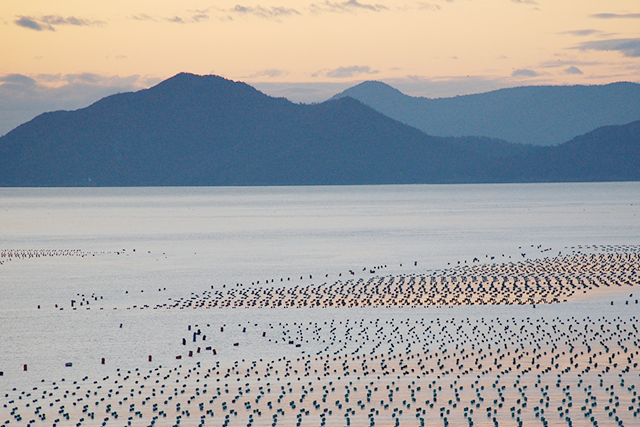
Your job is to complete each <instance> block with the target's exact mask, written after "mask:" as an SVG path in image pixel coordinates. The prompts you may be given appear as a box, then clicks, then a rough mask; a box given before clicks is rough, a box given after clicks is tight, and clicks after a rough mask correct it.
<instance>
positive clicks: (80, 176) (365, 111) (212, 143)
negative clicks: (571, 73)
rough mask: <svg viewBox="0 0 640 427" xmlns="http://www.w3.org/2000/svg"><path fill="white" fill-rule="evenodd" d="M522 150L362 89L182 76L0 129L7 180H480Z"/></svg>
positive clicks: (0, 165)
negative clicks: (314, 99) (387, 105)
mask: <svg viewBox="0 0 640 427" xmlns="http://www.w3.org/2000/svg"><path fill="white" fill-rule="evenodd" d="M521 150H526V148H525V147H519V146H515V145H512V144H507V143H504V142H500V141H493V140H489V139H487V138H464V139H461V138H435V137H430V136H427V135H425V134H424V133H423V132H421V131H419V130H417V129H415V128H412V127H410V126H407V125H404V124H401V123H399V122H397V121H395V120H393V119H390V118H388V117H386V116H384V115H382V114H380V113H378V112H376V111H374V110H373V109H371V108H370V107H367V106H365V105H364V104H362V103H360V102H359V101H356V100H354V99H352V98H345V99H340V100H335V101H329V102H325V103H322V104H317V105H298V104H294V103H291V102H289V101H287V100H286V99H284V98H272V97H269V96H267V95H265V94H263V93H261V92H259V91H257V90H256V89H254V88H252V87H251V86H249V85H246V84H244V83H241V82H233V81H230V80H226V79H224V78H221V77H217V76H196V75H192V74H184V73H183V74H179V75H177V76H175V77H173V78H171V79H168V80H166V81H164V82H162V83H160V84H158V85H157V86H154V87H152V88H150V89H147V90H142V91H139V92H135V93H123V94H118V95H113V96H109V97H107V98H104V99H102V100H100V101H98V102H96V103H95V104H93V105H91V106H89V107H87V108H84V109H80V110H77V111H58V112H52V113H46V114H42V115H40V116H38V117H36V118H35V119H33V120H32V121H30V122H28V123H25V124H23V125H21V126H19V127H18V128H16V129H14V130H13V131H11V132H9V133H8V134H7V135H5V136H4V137H2V138H0V185H4V186H76V185H100V186H140V185H292V184H301V185H305V184H381V183H420V182H475V181H478V180H485V179H486V178H484V177H483V175H484V174H485V173H486V171H485V170H484V167H483V166H482V164H483V162H484V163H486V162H489V161H490V160H491V159H495V158H499V157H500V156H508V155H511V154H513V153H515V152H519V151H521ZM478 160H479V161H480V162H479V161H478Z"/></svg>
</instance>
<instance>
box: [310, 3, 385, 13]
mask: <svg viewBox="0 0 640 427" xmlns="http://www.w3.org/2000/svg"><path fill="white" fill-rule="evenodd" d="M309 10H310V11H311V12H312V13H323V12H332V13H357V12H360V11H370V12H381V11H383V10H389V8H388V7H387V6H385V5H382V4H368V3H360V2H359V1H358V0H346V1H342V2H332V1H329V0H325V1H324V2H322V3H313V4H311V6H309Z"/></svg>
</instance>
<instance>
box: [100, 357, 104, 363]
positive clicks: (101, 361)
mask: <svg viewBox="0 0 640 427" xmlns="http://www.w3.org/2000/svg"><path fill="white" fill-rule="evenodd" d="M100 364H101V365H104V357H103V358H102V359H101V360H100Z"/></svg>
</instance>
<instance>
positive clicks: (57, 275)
mask: <svg viewBox="0 0 640 427" xmlns="http://www.w3.org/2000/svg"><path fill="white" fill-rule="evenodd" d="M639 243H640V183H597V184H525V185H520V184H518V185H417V186H372V187H277V188H274V187H260V188H257V187H242V188H106V189H94V188H82V189H71V188H69V189H67V188H64V189H63V188H52V189H0V249H22V250H35V249H38V250H40V249H59V250H62V249H73V250H79V251H81V252H79V253H82V254H84V255H85V256H84V257H81V256H55V257H40V258H29V259H12V260H11V261H7V260H6V259H5V260H4V262H3V264H2V265H0V371H3V372H4V376H3V377H0V390H3V389H6V388H8V387H16V386H26V385H28V384H31V383H34V382H37V381H39V380H40V379H46V380H54V379H56V378H57V379H60V378H62V377H64V376H66V377H68V378H79V377H82V376H84V375H90V376H91V375H93V376H99V375H104V374H108V373H109V372H113V370H114V369H115V368H116V367H120V368H123V369H133V368H134V367H138V366H148V365H145V363H144V362H146V360H147V357H148V355H153V360H154V361H153V363H155V364H158V363H160V364H161V363H165V364H168V363H175V357H174V356H175V354H178V352H179V351H181V339H182V337H185V336H188V335H187V332H186V331H187V327H188V325H196V324H197V325H199V327H205V326H203V325H210V326H209V327H211V328H214V327H217V326H220V325H228V327H231V325H233V327H234V328H240V326H238V325H242V327H243V328H244V327H246V325H249V326H250V327H249V330H248V332H246V333H245V334H240V333H237V334H236V335H235V336H234V335H233V334H230V335H229V336H228V337H218V338H217V340H218V341H217V342H216V344H215V345H217V346H218V348H220V349H221V351H220V356H219V357H221V358H223V359H224V360H237V359H240V358H245V357H247V358H250V357H258V356H261V357H277V356H278V355H280V354H283V352H296V351H297V352H301V351H314V350H316V349H309V348H308V349H306V350H305V349H297V350H296V349H290V348H287V349H283V348H281V347H277V346H273V347H269V348H264V347H256V346H255V345H253V346H252V343H254V342H257V341H258V340H254V338H255V337H257V334H258V333H259V332H261V331H263V330H265V329H266V328H269V325H271V326H273V325H274V324H278V323H287V322H296V321H299V322H302V321H306V320H308V319H316V320H318V321H322V320H323V319H325V320H326V319H332V318H342V317H345V316H356V317H358V316H361V317H367V316H377V317H380V316H405V315H409V314H410V315H412V316H413V315H420V316H436V315H437V316H441V315H443V311H437V312H435V311H433V310H431V311H430V310H423V311H421V312H419V313H417V312H416V311H411V310H407V309H405V310H400V309H388V310H377V311H372V310H366V309H360V310H351V311H349V312H348V313H346V312H345V311H336V310H289V311H286V310H192V311H189V312H185V311H180V310H172V311H165V310H150V309H145V310H140V307H144V306H145V305H148V306H154V305H155V304H162V303H167V302H170V300H169V299H170V298H171V299H172V300H173V299H176V298H190V297H191V296H192V295H194V294H198V295H199V294H201V293H202V292H204V291H205V290H211V289H212V288H213V289H216V290H223V289H225V288H228V287H234V286H238V285H239V284H240V283H241V284H242V285H243V286H251V285H252V283H253V286H264V285H265V284H266V283H267V282H268V283H269V285H272V284H273V285H280V284H283V285H287V286H293V285H304V284H308V283H318V282H334V281H336V280H338V279H346V278H352V277H371V276H372V275H378V274H380V275H388V274H413V273H421V272H424V271H426V270H429V269H440V268H447V267H450V266H456V265H458V264H461V265H464V263H465V262H467V263H471V260H472V259H473V258H475V257H477V258H479V259H480V260H481V261H483V262H491V257H494V261H495V262H503V261H509V260H518V259H522V255H521V254H522V253H525V254H526V257H537V256H547V255H557V254H558V253H559V252H563V253H567V252H570V251H571V250H578V246H579V245H582V246H583V248H584V245H609V244H631V245H637V244H639ZM572 247H573V249H572ZM583 248H580V249H583ZM510 257H511V258H510ZM372 270H373V271H375V273H373V274H372V273H371V271H372ZM350 271H353V273H354V274H351V273H350ZM258 282H259V284H258ZM90 296H92V297H91V299H90V302H91V304H90V305H89V306H86V305H85V306H82V307H78V306H77V305H76V306H75V307H76V308H77V310H75V311H74V310H72V309H71V300H72V299H75V300H76V301H78V300H81V299H82V298H85V299H89V297H90ZM96 298H97V300H96ZM56 304H57V305H58V306H57V307H56ZM38 305H40V307H41V308H40V309H38V308H37V306H38ZM134 306H135V308H133V307H134ZM61 308H63V310H60V309H61ZM87 308H90V309H91V310H87ZM127 308H130V309H129V310H127ZM101 309H102V310H101ZM465 310H466V311H465ZM495 310H497V311H498V312H501V310H502V311H504V313H503V314H504V315H511V314H513V312H512V310H513V309H512V308H509V307H503V308H498V309H495ZM509 310H511V311H509ZM472 312H473V309H469V308H466V309H462V308H457V309H451V310H450V311H448V312H447V313H449V315H460V314H464V315H470V313H472ZM416 313H417V314H416ZM120 325H122V327H120ZM232 331H233V330H232ZM236 332H237V331H236ZM252 334H253V335H252ZM238 339H240V340H243V341H242V344H243V345H241V346H239V348H237V349H234V348H233V347H232V346H231V342H232V341H234V340H238ZM225 340H226V341H225ZM222 349H225V350H222ZM101 357H105V358H106V360H107V362H108V363H106V364H105V365H100V364H98V363H97V361H98V360H100V358H101ZM225 358H226V359H225ZM67 361H72V362H73V364H74V365H73V367H72V368H65V367H64V363H65V362H67ZM25 363H26V364H28V366H29V369H28V372H26V373H25V372H23V371H22V366H23V364H25Z"/></svg>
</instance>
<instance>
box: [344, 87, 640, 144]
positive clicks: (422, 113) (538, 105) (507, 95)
mask: <svg viewBox="0 0 640 427" xmlns="http://www.w3.org/2000/svg"><path fill="white" fill-rule="evenodd" d="M343 96H351V97H353V98H356V99H358V100H360V101H362V102H363V103H365V104H367V105H369V106H370V107H372V108H374V109H376V110H377V111H379V112H381V113H383V114H385V115H387V116H389V117H392V118H394V119H396V120H399V121H400V122H402V123H405V124H409V125H411V126H414V127H417V128H418V129H421V130H422V131H424V132H425V133H427V134H429V135H434V136H487V137H491V138H497V139H502V140H505V141H509V142H516V143H524V144H533V145H557V144H560V143H563V142H566V141H568V140H570V139H571V138H573V137H576V136H578V135H582V134H585V133H587V132H589V131H591V130H594V129H596V128H598V127H601V126H607V125H612V124H625V123H630V122H632V121H635V120H640V84H637V83H630V82H618V83H610V84H607V85H594V86H582V85H574V86H520V87H515V88H505V89H498V90H494V91H490V92H485V93H480V94H473V95H459V96H455V97H450V98H426V97H412V96H409V95H405V94H403V93H402V92H400V91H398V90H397V89H395V88H393V87H392V86H389V85H387V84H386V83H383V82H371V81H369V82H363V83H360V84H358V85H356V86H353V87H351V88H349V89H347V90H345V91H343V92H341V93H339V94H336V95H335V96H334V97H332V98H331V99H337V98H340V97H343Z"/></svg>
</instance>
